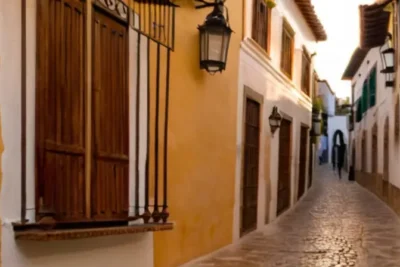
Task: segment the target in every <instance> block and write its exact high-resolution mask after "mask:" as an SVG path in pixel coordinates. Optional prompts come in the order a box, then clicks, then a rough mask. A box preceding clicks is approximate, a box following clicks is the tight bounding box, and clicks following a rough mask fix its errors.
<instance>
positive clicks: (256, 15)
mask: <svg viewBox="0 0 400 267" xmlns="http://www.w3.org/2000/svg"><path fill="white" fill-rule="evenodd" d="M260 5H264V8H265V9H266V18H265V19H266V20H265V21H261V18H262V13H261V12H260V10H259V9H258V7H259V6H260ZM252 8H253V16H252V28H251V38H252V39H253V40H254V41H255V42H256V43H257V44H258V45H259V46H260V47H261V48H262V49H264V50H265V51H266V52H267V54H268V55H269V54H270V48H271V14H272V9H271V8H270V7H268V6H267V4H266V3H265V1H264V0H253V7H252ZM262 23H265V24H266V31H265V32H259V27H261V24H262ZM260 34H261V35H264V36H263V37H265V40H264V42H263V40H260Z"/></svg>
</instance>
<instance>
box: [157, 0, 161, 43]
mask: <svg viewBox="0 0 400 267" xmlns="http://www.w3.org/2000/svg"><path fill="white" fill-rule="evenodd" d="M161 7H162V3H161V0H158V19H156V25H157V27H158V41H159V42H160V41H161V28H162V25H161Z"/></svg>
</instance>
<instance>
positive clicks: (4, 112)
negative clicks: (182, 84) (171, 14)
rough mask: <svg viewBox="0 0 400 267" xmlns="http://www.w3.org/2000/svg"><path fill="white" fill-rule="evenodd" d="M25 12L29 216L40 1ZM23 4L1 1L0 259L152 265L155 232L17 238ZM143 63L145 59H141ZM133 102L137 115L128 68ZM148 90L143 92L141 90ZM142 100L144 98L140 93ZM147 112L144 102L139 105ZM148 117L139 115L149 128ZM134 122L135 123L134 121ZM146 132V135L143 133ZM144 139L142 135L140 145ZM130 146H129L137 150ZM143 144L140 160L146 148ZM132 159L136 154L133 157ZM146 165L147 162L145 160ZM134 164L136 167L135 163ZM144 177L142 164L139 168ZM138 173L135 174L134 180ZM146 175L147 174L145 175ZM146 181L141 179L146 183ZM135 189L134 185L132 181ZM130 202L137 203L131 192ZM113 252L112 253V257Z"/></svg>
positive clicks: (10, 264) (27, 263)
mask: <svg viewBox="0 0 400 267" xmlns="http://www.w3.org/2000/svg"><path fill="white" fill-rule="evenodd" d="M27 2H28V11H27V30H28V36H27V41H28V42H27V61H28V62H27V70H28V71H27V215H28V218H29V219H30V220H31V221H33V219H34V208H35V207H34V199H35V195H34V131H35V125H34V115H35V113H34V110H35V107H34V96H35V60H36V59H35V51H36V48H35V45H36V39H35V14H36V10H35V8H36V1H35V0H28V1H27ZM20 29H21V6H20V1H9V0H0V109H1V116H2V117H1V120H2V130H3V132H2V137H3V141H4V146H5V150H4V153H3V156H2V159H1V160H2V166H3V184H2V191H1V195H0V205H1V211H0V214H1V218H2V220H3V225H2V238H1V242H2V246H1V249H2V250H1V253H2V264H3V266H7V267H35V266H37V267H39V266H40V267H46V266H49V267H50V266H51V267H53V266H59V267H67V266H88V267H90V266H93V267H109V266H121V267H123V266H126V267H128V266H140V267H142V266H143V267H148V266H153V235H152V234H151V233H145V234H135V235H126V236H110V237H101V238H95V239H83V240H74V241H57V242H48V243H37V242H27V241H18V242H16V241H15V239H14V233H13V230H12V227H11V223H12V222H17V221H19V220H20V217H19V215H20V206H21V197H20V186H21V172H20V161H21V153H20V151H21V147H20V142H21V141H20V138H21V137H20V136H21V125H20V118H21V112H20V107H21V103H20V97H21V82H20V81H21V35H20ZM132 33H133V31H131V32H130V35H131V36H130V41H131V42H132V44H135V41H136V40H135V36H134V35H133V34H132ZM130 47H131V48H133V49H134V50H133V51H131V53H130V54H131V57H130V68H131V69H130V70H131V71H132V66H134V65H133V62H135V61H136V53H135V51H136V47H137V46H136V45H131V46H130ZM142 67H145V62H143V61H142ZM130 73H131V75H130V77H133V79H132V80H131V81H130V107H132V109H133V111H132V112H131V117H134V116H132V115H134V110H135V108H134V107H135V97H136V95H135V94H133V92H135V91H136V83H135V79H136V77H135V75H132V72H130ZM143 95H144V94H143ZM141 100H142V102H143V103H145V102H146V101H145V100H146V98H145V97H144V98H143V96H142V97H141ZM140 108H141V109H142V110H143V111H142V112H141V114H145V112H144V110H145V108H146V107H145V105H143V106H141V107H140ZM145 121H146V118H141V127H142V129H145V126H146V122H145ZM131 125H133V124H132V122H131ZM134 130H135V129H134V126H132V127H131V128H130V131H131V135H130V136H131V141H133V140H134V138H135V136H134V133H135V131H134ZM142 136H144V135H142ZM145 141H146V140H143V139H140V142H141V144H146V142H145ZM133 148H134V147H132V146H131V151H134V149H133ZM144 150H145V145H141V147H140V151H141V152H140V155H141V159H140V162H141V165H143V162H144V161H143V155H144V153H143V151H144ZM131 162H132V163H133V162H134V158H133V157H131ZM143 166H144V165H143ZM130 169H133V167H132V166H131V167H130ZM140 172H141V177H143V168H141V170H140ZM133 178H134V174H132V173H131V175H130V179H131V180H132V179H133ZM141 179H143V178H141ZM142 185H143V183H142ZM130 186H131V188H130V189H131V190H130V191H131V192H133V188H134V186H135V185H134V184H132V183H130ZM130 199H131V201H130V206H131V207H132V206H133V205H134V202H132V201H133V198H132V197H130ZM110 255H112V257H110Z"/></svg>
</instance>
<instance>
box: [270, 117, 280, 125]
mask: <svg viewBox="0 0 400 267" xmlns="http://www.w3.org/2000/svg"><path fill="white" fill-rule="evenodd" d="M279 124H280V121H279V120H277V119H276V118H269V125H271V126H272V127H278V126H279Z"/></svg>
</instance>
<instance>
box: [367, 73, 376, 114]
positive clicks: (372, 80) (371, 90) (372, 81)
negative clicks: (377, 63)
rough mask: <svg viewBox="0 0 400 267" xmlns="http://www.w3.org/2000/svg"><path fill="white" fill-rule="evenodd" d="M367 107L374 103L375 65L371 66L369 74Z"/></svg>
mask: <svg viewBox="0 0 400 267" xmlns="http://www.w3.org/2000/svg"><path fill="white" fill-rule="evenodd" d="M368 87H369V107H373V106H375V103H376V67H375V68H373V70H372V71H371V74H370V76H369V81H368Z"/></svg>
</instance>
